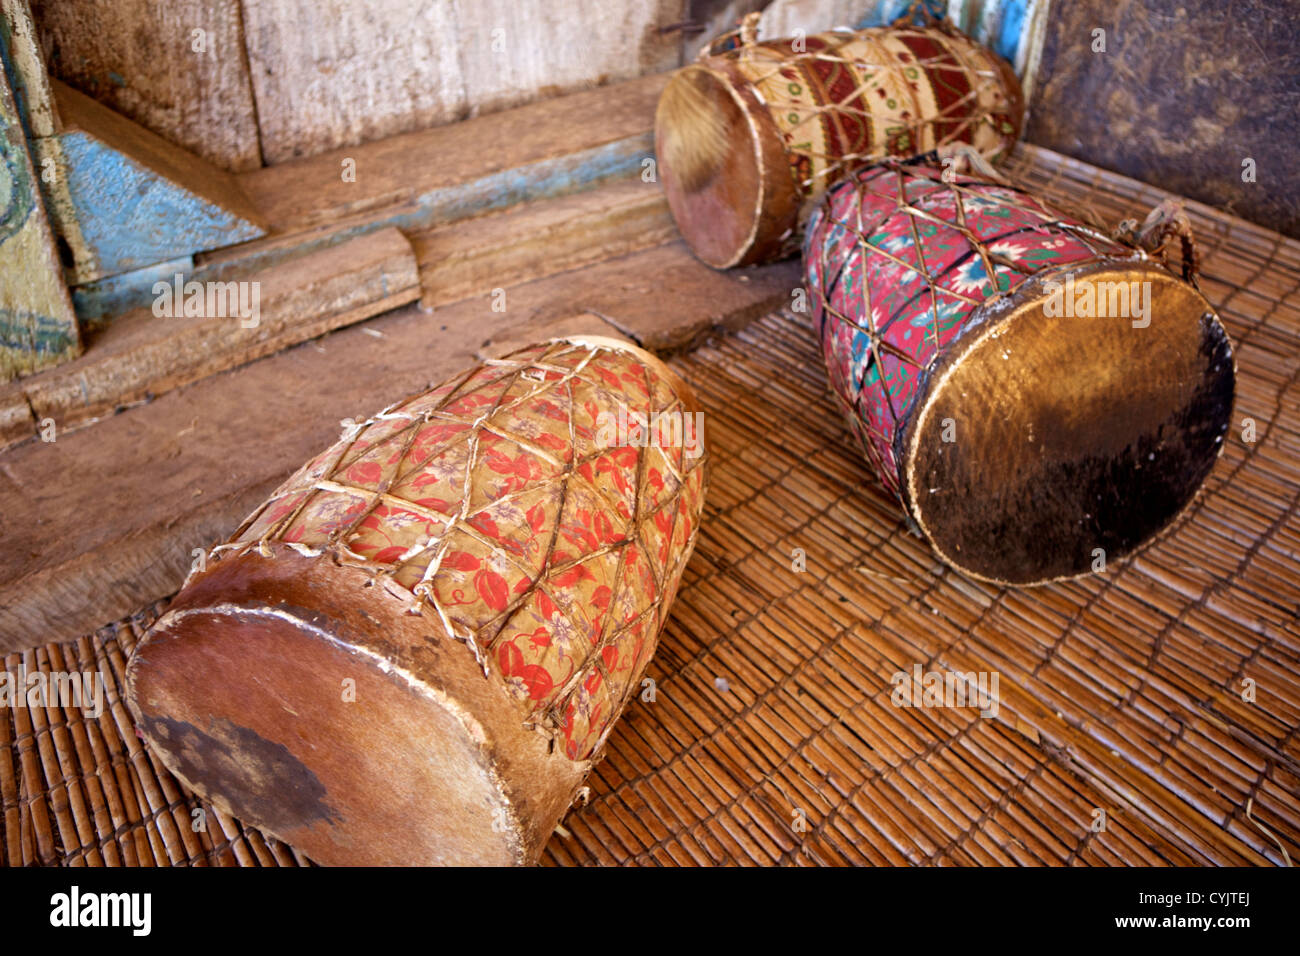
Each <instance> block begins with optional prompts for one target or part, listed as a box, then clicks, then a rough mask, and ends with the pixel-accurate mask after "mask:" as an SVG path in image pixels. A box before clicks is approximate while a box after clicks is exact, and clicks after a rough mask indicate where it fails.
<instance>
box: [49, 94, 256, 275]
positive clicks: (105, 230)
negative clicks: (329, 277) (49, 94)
mask: <svg viewBox="0 0 1300 956" xmlns="http://www.w3.org/2000/svg"><path fill="white" fill-rule="evenodd" d="M53 87H54V93H55V99H56V102H57V105H58V113H59V116H60V118H61V120H62V125H63V129H62V131H61V132H60V133H59V134H58V135H57V140H58V145H57V148H52V147H51V148H50V150H49V152H48V155H49V156H51V157H53V158H54V160H55V162H54V166H55V169H56V170H57V181H58V182H59V183H60V184H61V186H62V189H61V190H59V191H58V192H57V193H56V192H51V193H50V194H49V195H50V197H51V202H52V205H51V212H52V216H53V219H54V221H55V224H56V226H57V227H58V228H59V230H60V232H61V233H66V231H67V230H68V229H69V228H75V235H76V240H77V241H76V244H75V245H74V244H72V243H70V245H72V247H73V253H74V257H75V259H76V262H75V263H74V266H73V269H72V282H73V284H74V285H77V284H81V283H84V282H87V281H89V280H92V279H97V278H100V277H102V276H112V275H117V274H119V273H122V272H128V271H132V270H136V269H141V268H144V267H146V266H149V265H152V264H154V263H158V262H163V261H166V260H169V259H174V258H176V257H177V256H182V255H192V254H193V253H196V252H199V251H202V250H206V249H214V248H217V247H219V246H226V245H230V244H232V243H238V242H243V241H246V240H249V239H255V238H257V237H259V236H262V235H263V234H264V233H265V230H264V229H263V228H262V225H261V222H260V219H259V217H258V215H257V212H256V210H254V209H253V208H252V206H251V204H250V203H249V201H248V198H247V197H246V196H245V195H244V192H243V189H242V188H241V187H240V185H239V183H238V182H237V181H236V180H235V178H234V177H233V176H231V175H230V174H229V173H227V172H225V171H224V170H221V169H219V168H217V167H216V166H213V165H212V164H211V163H208V162H207V161H206V160H204V159H201V158H200V157H198V156H196V155H194V154H193V153H189V152H186V151H185V150H183V149H181V148H180V147H178V146H174V145H173V144H171V143H169V142H167V141H166V140H165V139H163V138H162V137H160V136H157V135H155V134H153V133H151V132H149V131H148V130H147V129H145V128H144V127H142V126H140V125H139V124H136V123H132V122H131V121H130V120H127V119H125V118H123V117H122V116H120V115H118V114H117V113H114V112H113V111H112V110H110V109H108V108H106V107H104V106H101V105H100V104H99V103H97V102H95V101H94V100H92V99H91V98H90V97H88V96H84V95H82V94H81V93H78V92H77V91H76V90H74V89H72V88H71V87H69V86H67V85H66V84H63V83H60V82H58V81H57V80H56V81H54V83H53Z"/></svg>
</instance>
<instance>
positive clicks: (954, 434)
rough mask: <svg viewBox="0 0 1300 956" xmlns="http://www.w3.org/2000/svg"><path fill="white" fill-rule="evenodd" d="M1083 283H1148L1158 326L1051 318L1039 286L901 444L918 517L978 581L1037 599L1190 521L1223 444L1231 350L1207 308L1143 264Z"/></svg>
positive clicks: (994, 329)
mask: <svg viewBox="0 0 1300 956" xmlns="http://www.w3.org/2000/svg"><path fill="white" fill-rule="evenodd" d="M1075 280H1076V282H1077V283H1079V286H1081V285H1082V283H1083V282H1085V281H1092V282H1094V283H1102V282H1125V283H1130V282H1148V283H1150V286H1149V288H1150V311H1149V315H1148V316H1147V318H1148V319H1149V322H1150V324H1149V325H1147V326H1146V327H1140V328H1135V327H1134V324H1133V323H1134V321H1139V323H1141V322H1142V321H1143V320H1139V319H1135V318H1133V317H1132V316H1130V315H1111V316H1109V317H1101V318H1098V317H1070V316H1062V315H1051V314H1048V312H1049V310H1050V311H1058V309H1057V307H1058V306H1059V305H1060V304H1061V301H1062V299H1064V296H1062V297H1060V298H1058V299H1056V300H1055V301H1052V300H1049V298H1048V296H1047V294H1046V292H1045V291H1044V287H1043V285H1042V283H1041V282H1036V283H1035V284H1034V288H1033V291H1030V290H1029V289H1028V288H1026V289H1025V290H1022V292H1025V293H1028V294H1027V295H1018V296H1017V301H1018V304H1014V303H1013V304H1012V305H1011V306H1010V307H1009V308H1005V309H1004V310H1002V311H1001V312H1000V313H999V314H996V315H992V316H989V317H988V321H986V322H984V323H983V324H981V325H979V326H976V327H974V328H972V330H971V331H970V332H968V333H967V334H966V335H965V336H964V337H962V338H961V339H959V340H958V341H957V342H956V343H955V345H954V346H953V348H952V350H951V351H950V352H949V353H948V354H947V355H945V356H944V358H943V359H942V360H941V362H940V363H939V364H938V365H937V366H936V367H935V368H934V369H933V370H932V371H931V372H930V377H929V380H928V381H927V382H926V383H925V385H924V386H923V388H924V392H923V394H922V396H921V398H920V400H919V401H918V402H917V406H916V407H917V412H916V413H915V414H914V416H913V418H912V420H911V421H910V422H909V423H908V426H907V428H906V429H905V430H904V431H903V432H902V433H900V437H901V442H900V444H901V446H902V448H901V450H902V451H903V454H902V455H901V456H900V460H902V461H904V462H905V463H906V464H905V469H904V488H903V493H904V496H905V498H906V499H907V502H908V505H909V510H910V511H911V512H912V514H913V516H914V517H915V518H916V520H917V522H918V523H919V525H920V526H921V530H922V532H923V533H924V534H925V536H926V537H927V538H928V539H929V540H930V542H931V544H932V545H933V546H934V548H935V550H936V551H937V552H938V554H939V555H940V556H941V557H942V558H943V559H944V560H945V561H946V562H947V563H948V564H950V565H952V566H953V567H955V568H958V569H959V570H962V571H964V572H966V573H968V574H970V575H971V576H973V577H978V578H982V579H986V580H991V581H995V582H998V583H1004V584H1036V583H1042V582H1045V581H1050V580H1054V579H1059V578H1066V577H1073V576H1075V575H1079V574H1085V573H1089V572H1091V571H1093V570H1097V569H1099V568H1098V565H1097V561H1098V559H1099V558H1101V559H1103V560H1104V561H1105V562H1106V563H1112V562H1114V561H1115V560H1117V559H1118V558H1120V557H1121V556H1123V555H1124V554H1127V553H1128V552H1130V551H1132V550H1133V549H1134V548H1136V547H1137V546H1139V545H1140V544H1141V543H1142V542H1143V541H1145V540H1146V539H1148V538H1149V537H1150V536H1151V535H1153V534H1155V533H1156V532H1158V531H1160V530H1161V529H1163V528H1165V527H1166V526H1167V525H1168V524H1169V523H1170V522H1171V521H1172V520H1173V519H1174V518H1175V517H1176V516H1177V515H1178V514H1179V513H1180V512H1181V511H1182V510H1183V509H1184V508H1185V507H1186V505H1187V504H1188V503H1189V502H1190V501H1191V499H1192V498H1193V496H1194V495H1195V493H1196V491H1197V489H1198V488H1199V487H1200V486H1201V483H1202V482H1203V481H1204V480H1205V478H1206V476H1207V475H1208V474H1209V472H1210V470H1211V468H1212V467H1213V466H1214V462H1215V460H1216V459H1217V458H1218V456H1219V453H1220V452H1221V450H1222V448H1223V442H1224V441H1225V440H1226V433H1227V429H1228V427H1229V424H1230V417H1231V413H1232V402H1233V393H1234V383H1235V370H1234V363H1233V356H1232V346H1231V343H1230V342H1229V340H1228V337H1227V333H1226V332H1225V331H1224V329H1223V326H1222V325H1221V324H1220V323H1219V320H1218V318H1217V316H1215V314H1214V311H1213V309H1212V308H1211V307H1210V305H1209V303H1208V302H1207V301H1206V300H1205V298H1204V297H1203V296H1202V295H1201V294H1200V293H1199V292H1197V291H1196V290H1195V289H1194V288H1192V287H1191V286H1190V285H1188V284H1186V283H1184V282H1181V281H1179V280H1178V279H1176V278H1174V277H1173V276H1171V275H1170V274H1168V273H1167V272H1165V271H1164V270H1162V269H1160V268H1159V267H1157V266H1155V265H1152V264H1146V263H1121V264H1113V265H1108V264H1105V263H1102V264H1100V265H1097V266H1094V267H1092V268H1091V269H1080V270H1079V271H1078V272H1076V274H1075ZM1079 286H1076V290H1077V289H1078V288H1079ZM1102 288H1106V287H1104V286H1103V287H1102ZM1139 288H1141V287H1139ZM1107 303H1108V305H1107V308H1106V310H1105V311H1109V310H1110V308H1111V306H1110V305H1109V303H1110V299H1109V295H1108V298H1107ZM1130 311H1131V309H1130Z"/></svg>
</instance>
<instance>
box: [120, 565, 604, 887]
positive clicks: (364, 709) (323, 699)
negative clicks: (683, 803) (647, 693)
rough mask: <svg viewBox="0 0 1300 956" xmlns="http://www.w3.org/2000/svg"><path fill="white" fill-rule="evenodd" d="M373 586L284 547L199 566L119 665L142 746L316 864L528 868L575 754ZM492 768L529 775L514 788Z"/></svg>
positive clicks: (461, 649) (570, 778)
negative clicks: (534, 727) (526, 784)
mask: <svg viewBox="0 0 1300 956" xmlns="http://www.w3.org/2000/svg"><path fill="white" fill-rule="evenodd" d="M368 581H369V576H368V575H367V574H365V573H364V572H363V571H360V570H358V569H352V568H341V567H337V566H334V565H333V563H332V562H331V561H330V560H329V559H328V558H316V559H310V558H306V557H303V556H301V555H298V554H295V553H294V552H292V551H289V550H286V549H283V548H277V549H275V550H274V551H273V552H272V554H271V555H270V556H268V557H262V556H261V555H259V554H258V553H257V552H256V551H253V552H249V553H244V554H240V555H236V556H234V557H231V558H225V559H222V560H220V561H218V562H216V563H215V564H214V565H212V566H210V567H209V569H208V571H207V573H206V574H205V575H204V576H203V577H201V578H200V579H198V580H197V582H196V583H195V584H193V585H192V586H191V587H189V588H187V590H186V591H185V592H183V593H182V595H181V596H180V597H178V599H177V601H176V602H175V603H174V604H173V605H172V607H171V608H170V609H169V611H168V612H167V614H165V615H164V616H163V617H162V618H160V619H159V621H158V623H157V625H155V627H154V629H153V630H151V631H150V632H149V634H148V636H147V637H146V638H145V639H144V641H143V642H142V643H141V644H140V645H139V646H138V648H137V653H136V654H134V655H133V656H132V658H131V663H130V665H129V667H128V670H127V693H126V697H127V703H128V706H129V707H130V708H131V711H132V712H133V714H134V715H135V717H136V720H137V722H138V724H139V726H140V728H141V730H142V731H143V732H144V734H145V737H146V739H147V740H148V741H149V746H150V749H151V750H152V751H153V752H154V753H155V754H157V755H158V757H159V758H160V759H161V760H162V762H163V763H164V764H165V765H166V767H167V769H168V770H170V771H171V772H172V773H173V774H174V775H175V776H176V777H177V778H178V779H179V780H180V781H181V782H182V783H183V784H184V785H185V786H186V787H188V788H189V789H190V790H192V791H194V792H196V793H198V794H200V795H201V796H202V797H204V798H205V799H206V800H207V801H208V802H210V803H211V804H212V805H213V806H215V807H216V808H217V809H219V810H221V811H223V812H225V813H229V814H230V815H231V816H234V817H235V818H236V819H238V820H240V821H241V822H243V823H245V824H249V825H251V826H255V827H257V828H259V829H261V830H263V831H264V832H266V833H270V834H272V835H273V836H276V837H278V838H279V839H281V840H283V841H284V842H286V843H288V844H290V845H291V846H293V847H295V848H297V849H298V850H300V851H302V852H303V853H305V854H306V855H307V856H308V857H310V858H311V859H312V860H313V861H314V862H316V863H319V864H323V865H347V866H394V865H420V866H430V865H456V866H465V865H495V866H502V865H517V864H521V863H525V862H528V861H529V860H530V859H531V858H532V856H533V855H534V854H535V852H536V849H537V848H538V847H540V845H541V844H542V843H544V842H545V841H546V839H547V838H548V837H549V836H550V831H549V828H548V829H545V830H534V829H531V828H530V826H529V821H530V819H531V817H532V812H533V811H534V810H541V811H542V812H543V813H544V814H545V815H546V816H547V818H548V819H550V818H551V817H554V818H556V819H558V817H559V815H560V814H561V813H562V812H563V811H564V809H566V808H567V807H568V805H569V801H570V799H571V797H572V794H573V792H574V791H575V790H576V789H577V787H578V786H579V785H580V783H581V780H582V778H583V777H584V776H585V773H586V769H587V768H586V766H585V765H581V764H578V763H575V762H574V761H570V760H568V759H566V758H565V757H563V756H562V755H560V754H559V753H558V752H551V749H550V748H549V747H548V746H547V745H546V741H545V740H544V738H543V737H542V735H540V734H538V733H536V732H533V731H530V730H527V729H525V728H523V727H522V726H521V724H520V721H519V718H518V714H517V712H516V711H515V710H514V708H513V705H512V704H511V702H510V701H508V700H507V699H506V698H505V697H504V695H501V694H500V693H499V692H497V691H496V690H495V688H494V687H493V686H492V685H491V684H490V683H489V682H488V681H487V680H486V679H485V678H484V676H483V673H482V670H481V667H480V666H479V664H478V663H477V662H476V661H475V660H474V656H473V655H472V654H471V652H470V650H469V649H468V648H467V647H466V645H465V644H464V643H463V642H461V641H453V640H451V639H449V638H446V637H445V636H443V637H439V636H438V634H439V626H438V624H437V623H436V622H434V621H431V620H430V619H429V618H427V617H423V616H420V615H414V614H410V613H408V612H407V610H408V608H409V605H410V600H409V595H407V596H406V597H405V599H403V598H402V597H401V596H400V595H398V594H394V593H391V592H389V591H387V590H386V589H385V587H384V586H383V585H382V584H379V583H375V584H370V585H368V583H367V582H368ZM429 673H432V674H436V675H437V676H436V679H430V678H429V677H428V676H427V674H429ZM420 674H425V675H426V676H423V677H421V676H419V675H420ZM503 771H504V772H505V773H506V774H507V775H512V776H513V778H514V779H515V782H516V783H518V782H519V778H520V776H522V777H523V778H524V779H531V780H535V781H536V782H537V786H536V787H535V788H531V789H530V790H529V792H528V793H527V794H526V795H525V794H524V793H522V792H519V791H512V789H511V787H510V785H509V783H508V782H507V781H506V780H505V779H504V777H503V776H502V773H503Z"/></svg>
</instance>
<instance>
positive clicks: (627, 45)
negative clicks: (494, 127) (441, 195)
mask: <svg viewBox="0 0 1300 956" xmlns="http://www.w3.org/2000/svg"><path fill="white" fill-rule="evenodd" d="M686 6H687V5H686V2H685V0H569V2H567V3H565V4H563V5H559V6H557V5H556V4H555V3H554V2H552V0H476V2H475V3H472V4H462V5H460V7H459V8H458V13H459V25H460V30H461V37H462V40H461V62H462V64H463V70H464V78H465V90H466V100H467V101H468V105H469V108H470V110H471V113H474V114H476V113H488V112H491V111H494V110H499V109H502V108H505V107H508V106H515V105H518V104H520V103H526V102H529V101H531V100H533V99H534V98H536V97H537V96H539V95H541V96H554V95H555V94H556V93H566V92H570V91H573V90H578V89H583V88H585V87H588V86H593V85H595V86H602V85H604V84H606V83H614V82H618V81H621V80H626V79H630V78H632V77H635V76H641V75H643V74H647V73H662V72H664V71H665V70H672V69H675V68H676V67H678V66H680V65H681V53H680V50H679V40H678V37H677V35H676V33H674V32H672V31H665V30H663V28H664V27H671V26H673V25H675V24H680V23H681V22H682V21H683V20H684V19H685V17H686Z"/></svg>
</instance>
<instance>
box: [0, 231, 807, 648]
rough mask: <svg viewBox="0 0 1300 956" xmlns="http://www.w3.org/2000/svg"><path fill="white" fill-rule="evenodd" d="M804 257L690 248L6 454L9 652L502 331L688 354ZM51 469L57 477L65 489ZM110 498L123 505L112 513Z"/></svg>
mask: <svg viewBox="0 0 1300 956" xmlns="http://www.w3.org/2000/svg"><path fill="white" fill-rule="evenodd" d="M798 279H799V270H798V266H797V264H796V263H792V262H787V263H781V264H778V265H775V266H765V267H762V268H760V269H752V270H736V271H733V272H729V273H720V272H716V271H714V270H712V269H709V268H707V267H706V266H703V265H701V264H700V263H699V262H698V261H696V260H695V259H694V258H693V257H692V256H691V254H690V253H689V251H687V249H686V247H685V244H684V243H681V242H680V241H677V242H672V243H669V244H667V245H662V246H657V247H655V248H653V249H649V250H645V251H642V252H638V253H635V254H632V255H629V256H625V257H623V258H620V259H615V260H611V261H608V262H603V263H600V264H598V265H593V266H589V267H586V268H583V269H578V270H574V271H571V272H567V273H564V274H561V275H557V276H552V277H550V278H547V279H542V280H540V281H537V282H532V283H528V284H524V285H518V286H511V287H509V288H507V289H506V290H505V291H506V300H505V306H506V311H504V312H494V311H493V310H492V305H493V297H492V296H490V295H484V296H477V297H475V298H472V299H466V300H464V301H461V302H458V303H455V304H453V305H450V306H447V307H445V308H440V309H438V310H437V311H436V312H435V313H434V314H433V315H432V316H430V315H427V314H424V313H422V312H421V311H420V310H419V309H418V308H416V307H415V306H408V307H407V308H405V309H401V310H399V311H397V312H394V313H391V314H389V315H386V316H382V317H380V318H377V319H372V320H371V321H369V322H367V323H365V324H364V325H362V326H356V327H353V328H349V329H344V330H342V331H338V332H334V333H332V334H330V335H328V336H326V337H324V338H323V339H321V340H319V341H316V342H310V343H305V344H303V345H300V346H298V347H297V348H293V349H290V350H288V351H285V352H281V353H279V354H277V355H274V356H270V357H268V358H265V359H262V360H260V361H257V362H253V363H251V364H249V365H246V366H244V367H243V368H240V369H238V370H235V371H232V372H229V373H226V374H224V375H215V376H212V377H210V378H206V379H204V380H203V381H200V382H196V383H194V384H192V385H190V386H187V387H184V388H179V389H176V390H174V391H171V392H168V393H167V394H165V395H162V396H161V397H159V398H158V399H157V400H155V401H153V402H151V403H149V404H146V405H142V406H139V407H136V408H131V409H128V410H126V411H125V412H123V413H122V414H119V415H115V416H113V417H111V418H108V419H106V420H104V421H101V422H99V423H98V424H96V425H95V427H93V428H86V429H82V430H80V431H75V432H72V433H71V434H66V435H62V436H60V437H59V438H58V439H57V441H55V442H53V443H45V442H41V441H29V442H27V443H25V444H23V445H20V446H18V447H16V448H12V449H10V450H9V451H8V452H6V453H5V454H4V456H3V458H0V540H3V541H4V548H3V550H2V551H0V651H8V650H12V649H15V648H19V647H34V646H37V645H39V644H42V643H45V642H47V641H51V640H57V639H61V638H65V637H73V636H76V635H79V634H84V633H85V632H86V631H88V630H90V629H92V628H94V627H97V626H99V625H101V624H103V623H105V622H107V621H111V620H113V619H115V618H117V617H121V616H123V615H125V614H128V613H130V612H131V611H133V610H134V609H136V608H138V607H140V606H142V605H144V604H145V603H147V602H149V601H151V600H156V599H157V598H159V597H162V596H164V595H166V594H169V593H171V592H172V591H174V590H175V589H176V588H177V587H178V586H179V584H180V583H181V581H182V579H183V578H184V576H185V574H186V572H187V571H188V569H189V566H190V563H191V561H192V560H193V559H192V555H191V550H192V549H194V548H198V547H204V546H207V545H209V544H211V543H212V542H214V541H216V540H218V539H220V538H222V537H224V536H226V535H228V534H229V533H230V532H231V531H232V530H233V529H234V528H235V526H236V525H237V524H238V522H239V521H240V520H241V519H242V518H243V517H244V516H245V514H246V513H247V512H248V510H249V509H251V508H252V507H253V506H254V505H256V504H257V503H258V502H259V501H261V500H262V499H263V498H265V496H266V495H267V494H268V493H269V492H270V491H271V490H273V488H274V486H275V485H276V484H277V483H278V482H279V481H280V480H282V479H283V478H284V477H286V476H287V475H288V474H289V473H290V472H291V471H292V470H293V469H294V468H296V467H298V465H300V464H301V463H302V462H303V461H304V460H306V459H307V458H308V457H309V456H310V455H312V454H314V453H316V452H318V451H319V450H320V449H321V448H323V447H325V446H326V445H327V444H329V443H330V441H332V440H333V439H334V438H335V437H336V436H337V434H338V423H339V422H340V421H341V420H342V419H344V418H353V419H357V418H360V417H362V416H366V415H369V414H372V413H373V412H375V411H376V410H378V409H379V408H381V407H383V406H384V405H385V404H387V403H390V402H393V401H395V400H397V399H399V398H401V397H403V396H405V395H408V394H411V393H413V392H415V391H418V390H420V389H422V388H424V387H426V386H427V385H429V384H430V383H431V382H434V381H436V380H438V379H439V378H440V377H441V376H443V375H445V374H449V373H450V372H452V371H454V370H455V369H457V368H460V367H463V366H465V365H466V364H468V363H469V362H470V361H472V360H473V358H474V357H475V356H476V354H477V353H478V351H479V349H480V348H483V347H484V346H485V344H486V343H487V342H489V341H490V340H492V339H493V338H498V339H499V338H500V337H501V336H503V335H505V334H506V333H513V332H515V331H517V330H518V329H519V327H520V324H521V323H522V322H534V323H537V324H536V325H535V326H533V327H534V328H536V329H537V330H538V335H539V337H546V335H548V334H554V329H555V328H556V324H555V323H556V322H557V320H559V319H562V318H564V317H566V316H569V315H577V314H580V313H592V314H595V315H597V316H598V317H600V318H601V319H603V320H605V321H607V322H609V323H610V324H611V325H613V326H614V327H615V328H616V329H618V330H619V331H621V332H623V333H625V334H628V335H629V336H630V337H631V338H633V339H634V340H636V341H638V342H639V343H641V344H650V345H652V346H654V345H660V346H663V345H685V344H687V343H689V342H690V341H691V340H693V339H694V338H696V337H698V336H699V335H701V334H702V333H704V332H706V331H707V330H708V329H710V328H712V327H714V326H717V325H730V324H734V323H739V322H743V321H746V320H748V319H750V318H752V317H753V316H755V315H758V314H760V313H762V312H764V311H767V310H769V309H771V308H773V307H775V306H778V305H780V304H783V303H787V302H789V301H790V296H791V293H792V290H793V288H794V287H795V286H796V284H797V282H798ZM50 475H59V476H60V480H59V481H57V482H51V481H50V480H49V476H50ZM104 502H111V503H112V507H111V508H104V507H102V503H104Z"/></svg>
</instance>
